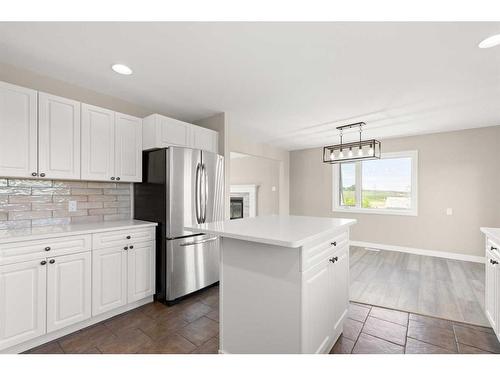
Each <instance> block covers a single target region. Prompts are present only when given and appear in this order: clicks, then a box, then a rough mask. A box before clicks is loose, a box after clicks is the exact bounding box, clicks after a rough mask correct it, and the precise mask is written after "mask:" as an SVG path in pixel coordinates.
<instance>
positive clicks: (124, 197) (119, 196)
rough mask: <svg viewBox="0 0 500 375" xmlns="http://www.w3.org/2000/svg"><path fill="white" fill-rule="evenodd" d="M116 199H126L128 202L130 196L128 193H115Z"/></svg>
mask: <svg viewBox="0 0 500 375" xmlns="http://www.w3.org/2000/svg"><path fill="white" fill-rule="evenodd" d="M116 199H117V200H119V201H128V202H130V200H131V197H130V195H117V196H116Z"/></svg>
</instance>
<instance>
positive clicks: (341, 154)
mask: <svg viewBox="0 0 500 375" xmlns="http://www.w3.org/2000/svg"><path fill="white" fill-rule="evenodd" d="M343 158H344V152H343V151H342V150H340V152H339V159H343Z"/></svg>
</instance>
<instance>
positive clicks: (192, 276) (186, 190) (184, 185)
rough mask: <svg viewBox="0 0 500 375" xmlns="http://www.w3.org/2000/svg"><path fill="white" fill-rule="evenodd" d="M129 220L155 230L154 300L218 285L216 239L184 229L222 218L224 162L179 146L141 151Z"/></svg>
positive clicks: (217, 247) (221, 158) (217, 242)
mask: <svg viewBox="0 0 500 375" xmlns="http://www.w3.org/2000/svg"><path fill="white" fill-rule="evenodd" d="M134 217H135V218H136V219H141V220H148V221H154V222H157V223H158V227H157V236H156V241H157V246H156V299H157V300H159V301H162V302H166V303H175V302H176V300H177V299H179V298H181V297H183V296H185V295H187V294H190V293H192V292H195V291H197V290H199V289H202V288H204V287H206V286H209V285H211V284H214V283H216V282H217V281H218V280H219V238H218V237H216V236H213V235H206V234H204V233H193V232H190V231H186V230H184V226H185V225H187V224H191V223H199V224H201V223H205V222H212V221H219V220H223V219H224V157H222V156H220V155H217V154H214V153H211V152H207V151H202V150H195V149H189V148H182V147H169V148H165V149H159V150H153V151H144V153H143V182H142V183H139V184H135V185H134Z"/></svg>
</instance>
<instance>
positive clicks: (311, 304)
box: [302, 260, 333, 353]
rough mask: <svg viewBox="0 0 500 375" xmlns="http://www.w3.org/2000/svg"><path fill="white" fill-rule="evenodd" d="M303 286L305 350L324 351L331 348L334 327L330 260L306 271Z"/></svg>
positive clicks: (305, 351)
mask: <svg viewBox="0 0 500 375" xmlns="http://www.w3.org/2000/svg"><path fill="white" fill-rule="evenodd" d="M303 288H304V289H303V302H302V309H303V345H304V347H303V352H304V353H324V352H325V351H326V350H328V349H329V348H330V344H331V340H332V337H331V335H332V328H333V305H332V297H333V296H330V295H329V294H330V292H331V272H330V263H329V262H328V260H325V261H323V262H321V263H319V264H318V265H316V266H314V267H312V268H311V269H309V270H308V271H306V272H304V275H303Z"/></svg>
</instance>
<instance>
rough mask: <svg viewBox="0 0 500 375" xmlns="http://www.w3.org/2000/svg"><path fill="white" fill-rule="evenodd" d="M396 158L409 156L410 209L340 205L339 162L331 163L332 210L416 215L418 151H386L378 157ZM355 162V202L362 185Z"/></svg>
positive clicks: (358, 162)
mask: <svg viewBox="0 0 500 375" xmlns="http://www.w3.org/2000/svg"><path fill="white" fill-rule="evenodd" d="M396 158H411V159H412V161H411V166H412V171H411V209H409V210H404V209H400V210H396V209H390V208H362V207H352V206H342V205H341V204H340V191H339V189H340V186H339V182H340V181H339V177H340V164H333V165H332V167H333V173H332V178H333V184H332V186H333V191H332V193H333V199H332V211H333V212H343V213H347V212H352V213H360V214H378V215H402V216H418V151H417V150H412V151H401V152H386V153H382V155H381V157H380V159H396ZM354 163H356V204H360V203H361V187H362V183H363V182H362V173H361V161H357V162H354Z"/></svg>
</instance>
